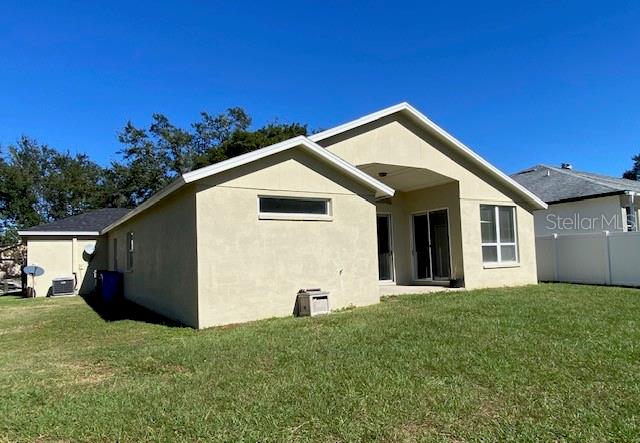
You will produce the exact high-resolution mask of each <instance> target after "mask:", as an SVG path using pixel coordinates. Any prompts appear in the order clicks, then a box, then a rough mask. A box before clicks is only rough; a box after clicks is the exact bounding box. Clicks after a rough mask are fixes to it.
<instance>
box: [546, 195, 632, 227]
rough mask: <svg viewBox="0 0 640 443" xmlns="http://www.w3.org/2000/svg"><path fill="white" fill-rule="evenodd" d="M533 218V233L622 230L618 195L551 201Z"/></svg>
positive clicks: (622, 219) (622, 224)
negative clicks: (570, 200) (563, 201)
mask: <svg viewBox="0 0 640 443" xmlns="http://www.w3.org/2000/svg"><path fill="white" fill-rule="evenodd" d="M534 217H535V232H536V235H551V234H568V233H583V234H587V233H596V232H602V231H611V232H616V231H623V230H625V225H624V218H623V215H622V206H621V204H620V196H619V195H610V196H606V197H597V198H590V199H586V200H580V201H575V202H567V203H556V204H550V205H549V208H547V209H544V210H540V211H536V212H535V214H534Z"/></svg>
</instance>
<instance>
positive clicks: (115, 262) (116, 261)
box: [113, 238, 118, 271]
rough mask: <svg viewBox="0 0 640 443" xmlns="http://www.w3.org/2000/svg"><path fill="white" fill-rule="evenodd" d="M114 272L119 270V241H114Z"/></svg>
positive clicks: (115, 239)
mask: <svg viewBox="0 0 640 443" xmlns="http://www.w3.org/2000/svg"><path fill="white" fill-rule="evenodd" d="M113 270H114V271H117V270H118V239H117V238H114V239H113Z"/></svg>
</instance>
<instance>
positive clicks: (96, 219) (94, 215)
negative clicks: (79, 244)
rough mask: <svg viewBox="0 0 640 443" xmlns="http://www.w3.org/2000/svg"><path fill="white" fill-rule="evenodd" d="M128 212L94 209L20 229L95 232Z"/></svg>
mask: <svg viewBox="0 0 640 443" xmlns="http://www.w3.org/2000/svg"><path fill="white" fill-rule="evenodd" d="M129 211H130V210H129V209H125V208H104V209H95V210H93V211H89V212H85V213H84V214H78V215H72V216H71V217H67V218H63V219H60V220H56V221H54V222H51V223H44V224H41V225H37V226H32V227H31V228H27V229H22V230H21V231H25V232H28V231H53V232H61V231H75V232H96V231H100V230H102V229H104V228H106V227H107V226H109V225H110V224H111V223H113V222H114V221H116V220H118V219H119V218H121V217H123V216H124V215H125V214H126V213H127V212H129Z"/></svg>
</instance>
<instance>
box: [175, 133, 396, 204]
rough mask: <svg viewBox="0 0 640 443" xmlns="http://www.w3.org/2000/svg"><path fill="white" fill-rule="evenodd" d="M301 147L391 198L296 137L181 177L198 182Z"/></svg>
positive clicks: (371, 181)
mask: <svg viewBox="0 0 640 443" xmlns="http://www.w3.org/2000/svg"><path fill="white" fill-rule="evenodd" d="M296 147H302V148H304V149H305V150H307V151H308V152H310V153H312V154H314V155H316V156H317V157H320V158H321V159H322V160H324V161H326V162H327V163H330V164H333V165H334V166H336V167H337V168H338V169H340V170H342V171H343V172H345V173H347V175H350V176H352V177H353V178H354V179H356V180H357V181H359V182H361V183H363V184H365V185H367V186H368V187H371V188H373V189H375V190H376V195H379V196H386V197H391V196H393V194H394V192H395V191H394V190H393V189H392V188H390V187H389V186H387V185H385V184H384V183H381V182H380V181H378V180H376V179H375V178H373V177H371V176H370V175H369V174H366V173H364V172H362V171H361V170H359V169H358V168H356V167H355V166H353V165H352V164H350V163H348V162H346V161H345V160H343V159H341V158H340V157H338V156H337V155H335V154H334V153H332V152H329V151H327V150H326V149H325V148H323V147H322V146H320V145H318V144H316V143H313V142H312V141H311V140H309V139H308V138H307V137H304V136H298V137H294V138H291V139H289V140H285V141H283V142H280V143H276V144H275V145H271V146H267V147H266V148H262V149H258V150H256V151H252V152H249V153H246V154H243V155H239V156H237V157H233V158H230V159H229V160H225V161H223V162H220V163H216V164H213V165H211V166H207V167H205V168H202V169H198V170H195V171H192V172H188V173H186V174H184V175H183V177H184V180H185V182H186V183H191V182H194V181H196V180H200V179H203V178H206V177H210V176H212V175H215V174H219V173H221V172H224V171H227V170H229V169H232V168H236V167H238V166H242V165H245V164H247V163H251V162H254V161H256V160H259V159H261V158H264V157H268V156H270V155H274V154H277V153H279V152H283V151H286V150H287V149H291V148H296Z"/></svg>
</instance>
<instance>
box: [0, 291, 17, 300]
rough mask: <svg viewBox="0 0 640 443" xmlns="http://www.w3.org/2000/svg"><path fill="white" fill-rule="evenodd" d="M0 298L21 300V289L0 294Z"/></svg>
mask: <svg viewBox="0 0 640 443" xmlns="http://www.w3.org/2000/svg"><path fill="white" fill-rule="evenodd" d="M0 297H12V298H22V289H16V290H13V291H9V292H2V293H0Z"/></svg>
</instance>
